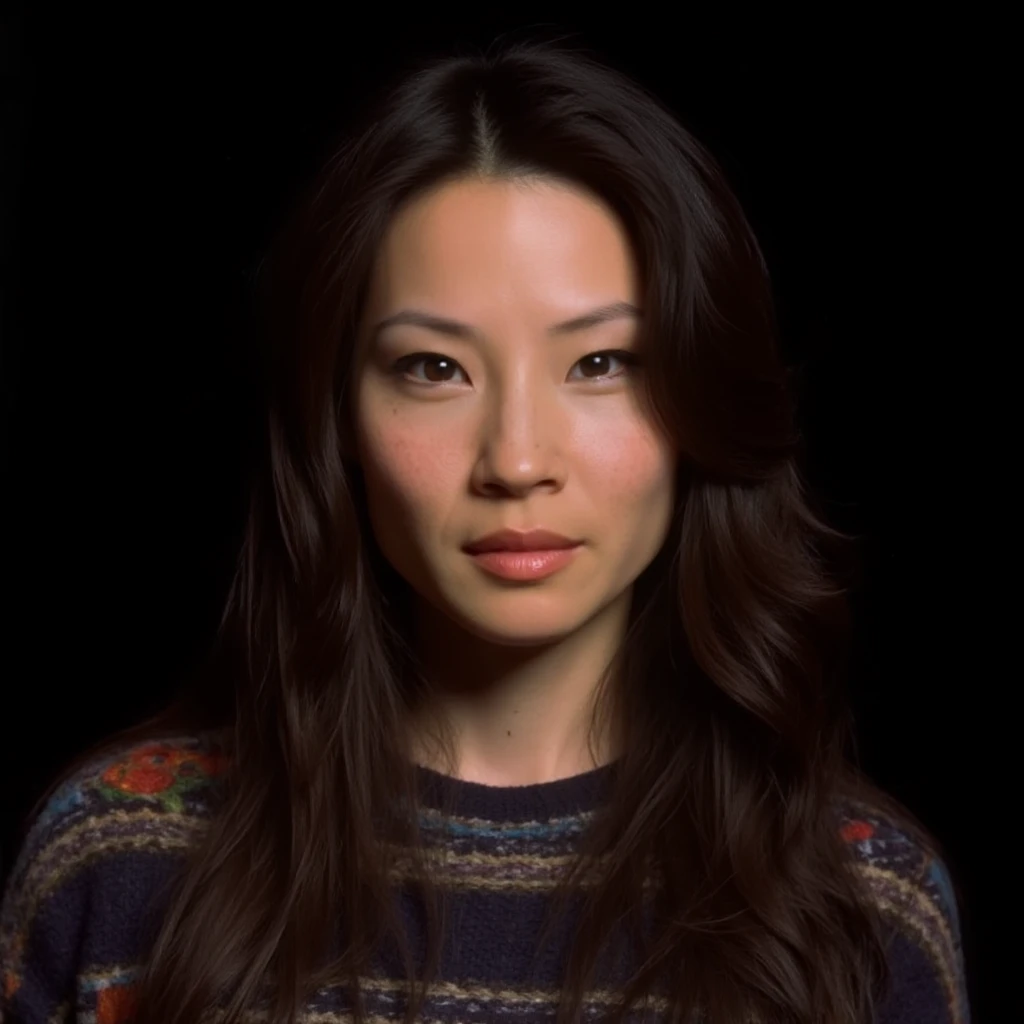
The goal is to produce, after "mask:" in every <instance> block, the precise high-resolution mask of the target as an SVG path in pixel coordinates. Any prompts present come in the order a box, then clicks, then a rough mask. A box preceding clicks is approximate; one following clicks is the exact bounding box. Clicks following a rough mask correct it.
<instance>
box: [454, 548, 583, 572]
mask: <svg viewBox="0 0 1024 1024" xmlns="http://www.w3.org/2000/svg"><path fill="white" fill-rule="evenodd" d="M579 547H580V545H579V544H577V545H576V547H572V548H559V549H558V550H549V551H482V552H481V553H480V554H477V555H471V556H470V557H471V558H472V559H473V561H474V562H476V564H477V565H479V566H480V568H481V569H483V570H484V571H485V572H489V573H492V574H493V575H494V576H500V577H501V578H502V579H506V580H542V579H544V577H545V576H550V575H552V573H556V572H558V570H559V569H564V568H565V566H567V565H568V564H569V563H570V562H571V561H572V560H573V559H574V558H575V557H576V551H577V550H578V549H579Z"/></svg>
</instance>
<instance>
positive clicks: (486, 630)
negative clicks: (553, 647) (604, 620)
mask: <svg viewBox="0 0 1024 1024" xmlns="http://www.w3.org/2000/svg"><path fill="white" fill-rule="evenodd" d="M585 621H586V620H585V618H581V617H572V619H571V621H570V620H569V619H568V618H566V619H564V620H562V621H561V622H560V621H559V620H558V619H557V618H556V617H555V616H552V615H551V614H550V613H547V614H540V615H537V616H526V615H524V616H522V617H521V618H513V617H512V616H508V615H504V616H495V617H493V618H491V617H487V618H484V617H482V616H480V615H474V616H472V617H470V616H467V615H465V614H462V615H460V616H459V622H460V624H461V625H462V628H463V629H465V630H466V631H467V632H468V633H472V634H473V635H474V636H477V637H479V638H480V639H481V640H485V641H487V642H488V643H492V644H497V645H499V646H503V647H546V646H547V645H549V644H553V643H557V642H558V641H559V640H562V639H564V638H565V637H567V636H570V635H571V634H572V633H574V632H575V631H576V630H577V629H579V628H580V626H582V625H583V623H584V622H585Z"/></svg>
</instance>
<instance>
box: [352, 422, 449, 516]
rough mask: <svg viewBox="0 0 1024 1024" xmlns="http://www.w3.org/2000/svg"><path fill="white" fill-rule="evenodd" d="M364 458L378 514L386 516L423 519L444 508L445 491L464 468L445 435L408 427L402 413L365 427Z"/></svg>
mask: <svg viewBox="0 0 1024 1024" xmlns="http://www.w3.org/2000/svg"><path fill="white" fill-rule="evenodd" d="M361 448H362V452H361V461H362V464H363V466H364V467H369V470H368V472H367V473H366V479H367V485H368V487H369V489H370V491H371V494H370V498H371V501H373V500H374V497H376V499H377V500H376V501H374V504H375V505H377V506H378V508H377V510H376V512H375V516H377V518H380V513H386V514H387V518H388V521H391V520H393V519H394V518H401V519H402V520H404V521H406V522H412V521H415V520H422V519H423V518H424V517H425V516H427V517H429V516H430V515H431V513H432V512H433V513H435V514H438V513H440V511H441V509H442V507H443V505H444V500H445V495H446V494H448V493H450V492H451V488H452V486H453V483H454V481H455V480H456V478H457V477H458V474H459V472H460V460H459V457H458V454H457V453H456V452H455V451H454V450H453V448H452V444H451V435H450V433H449V434H447V436H446V435H445V434H443V433H438V432H437V431H433V430H430V429H422V425H420V426H419V427H418V428H417V429H415V430H413V429H410V428H409V426H408V425H406V424H403V423H402V422H401V420H400V418H399V416H397V415H395V416H388V417H386V418H385V419H384V421H383V422H382V423H380V425H379V426H377V427H376V428H375V429H373V430H371V431H367V432H366V433H365V434H364V436H363V440H362V444H361Z"/></svg>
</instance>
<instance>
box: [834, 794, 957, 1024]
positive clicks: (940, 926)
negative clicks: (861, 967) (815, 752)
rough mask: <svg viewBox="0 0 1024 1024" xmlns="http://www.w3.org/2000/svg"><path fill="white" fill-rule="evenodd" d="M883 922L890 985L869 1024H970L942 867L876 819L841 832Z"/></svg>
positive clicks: (861, 819) (866, 817)
mask: <svg viewBox="0 0 1024 1024" xmlns="http://www.w3.org/2000/svg"><path fill="white" fill-rule="evenodd" d="M843 834H844V837H845V838H846V839H847V841H848V842H851V843H852V844H853V845H854V847H855V851H856V854H857V856H858V859H859V861H860V871H861V872H862V874H863V875H864V877H865V880H866V882H867V884H868V887H869V889H870V891H871V893H872V895H873V897H874V900H875V902H876V904H877V906H878V908H879V910H880V911H881V914H882V917H883V920H884V921H885V922H886V925H887V930H888V937H889V944H888V951H887V952H888V956H887V959H888V964H889V971H890V980H889V985H888V987H887V990H886V991H885V993H884V994H883V996H882V998H881V999H880V1001H879V1004H878V1006H877V1009H876V1014H875V1024H970V1020H971V1016H970V1008H969V1006H968V1000H967V979H966V971H965V964H964V955H963V945H962V936H961V928H960V914H959V909H958V906H957V898H956V894H955V890H954V887H953V882H952V878H951V876H950V871H949V868H948V867H947V865H946V864H945V863H944V862H943V861H942V859H941V858H939V857H938V856H936V855H935V854H934V853H933V852H932V851H931V850H929V849H928V848H926V847H925V846H923V845H922V844H921V843H920V842H919V841H918V840H916V839H914V838H913V837H911V836H910V835H909V834H908V833H907V832H906V831H904V830H903V829H901V828H900V827H899V826H897V825H895V824H893V823H892V821H890V820H888V819H887V818H886V817H884V816H881V815H870V814H866V813H861V814H858V815H857V817H856V818H855V819H854V820H852V821H848V822H847V823H846V824H845V825H844V828H843Z"/></svg>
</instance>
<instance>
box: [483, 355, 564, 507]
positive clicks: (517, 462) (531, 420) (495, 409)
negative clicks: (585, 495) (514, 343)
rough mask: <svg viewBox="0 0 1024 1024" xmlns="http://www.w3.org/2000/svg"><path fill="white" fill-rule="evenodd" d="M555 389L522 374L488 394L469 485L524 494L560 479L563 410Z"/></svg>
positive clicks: (486, 491) (553, 486) (492, 493)
mask: <svg viewBox="0 0 1024 1024" xmlns="http://www.w3.org/2000/svg"><path fill="white" fill-rule="evenodd" d="M554 392H555V389H554V388H545V386H544V385H542V384H541V383H539V382H538V381H536V380H533V379H528V378H527V376H526V374H525V373H521V374H519V375H518V377H517V379H516V381H515V382H514V383H510V385H509V386H508V387H505V388H497V389H496V390H495V392H494V393H493V394H492V395H491V396H489V397H490V401H488V402H487V403H486V405H485V409H484V414H483V416H482V417H481V425H480V440H479V456H478V458H477V460H476V462H475V464H474V467H473V479H472V484H473V489H474V490H475V491H476V492H477V493H479V494H483V495H486V496H489V497H499V496H511V497H525V496H526V495H528V494H529V493H530V492H531V491H533V490H534V489H536V488H538V487H540V488H546V489H548V490H551V491H558V490H560V489H561V488H562V487H563V486H564V484H565V474H566V459H565V449H564V447H563V446H564V444H565V443H566V440H567V438H568V437H569V436H570V430H569V424H568V422H567V419H566V410H565V408H564V407H562V406H561V405H560V403H559V399H558V396H557V395H556V394H555V393H554Z"/></svg>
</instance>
